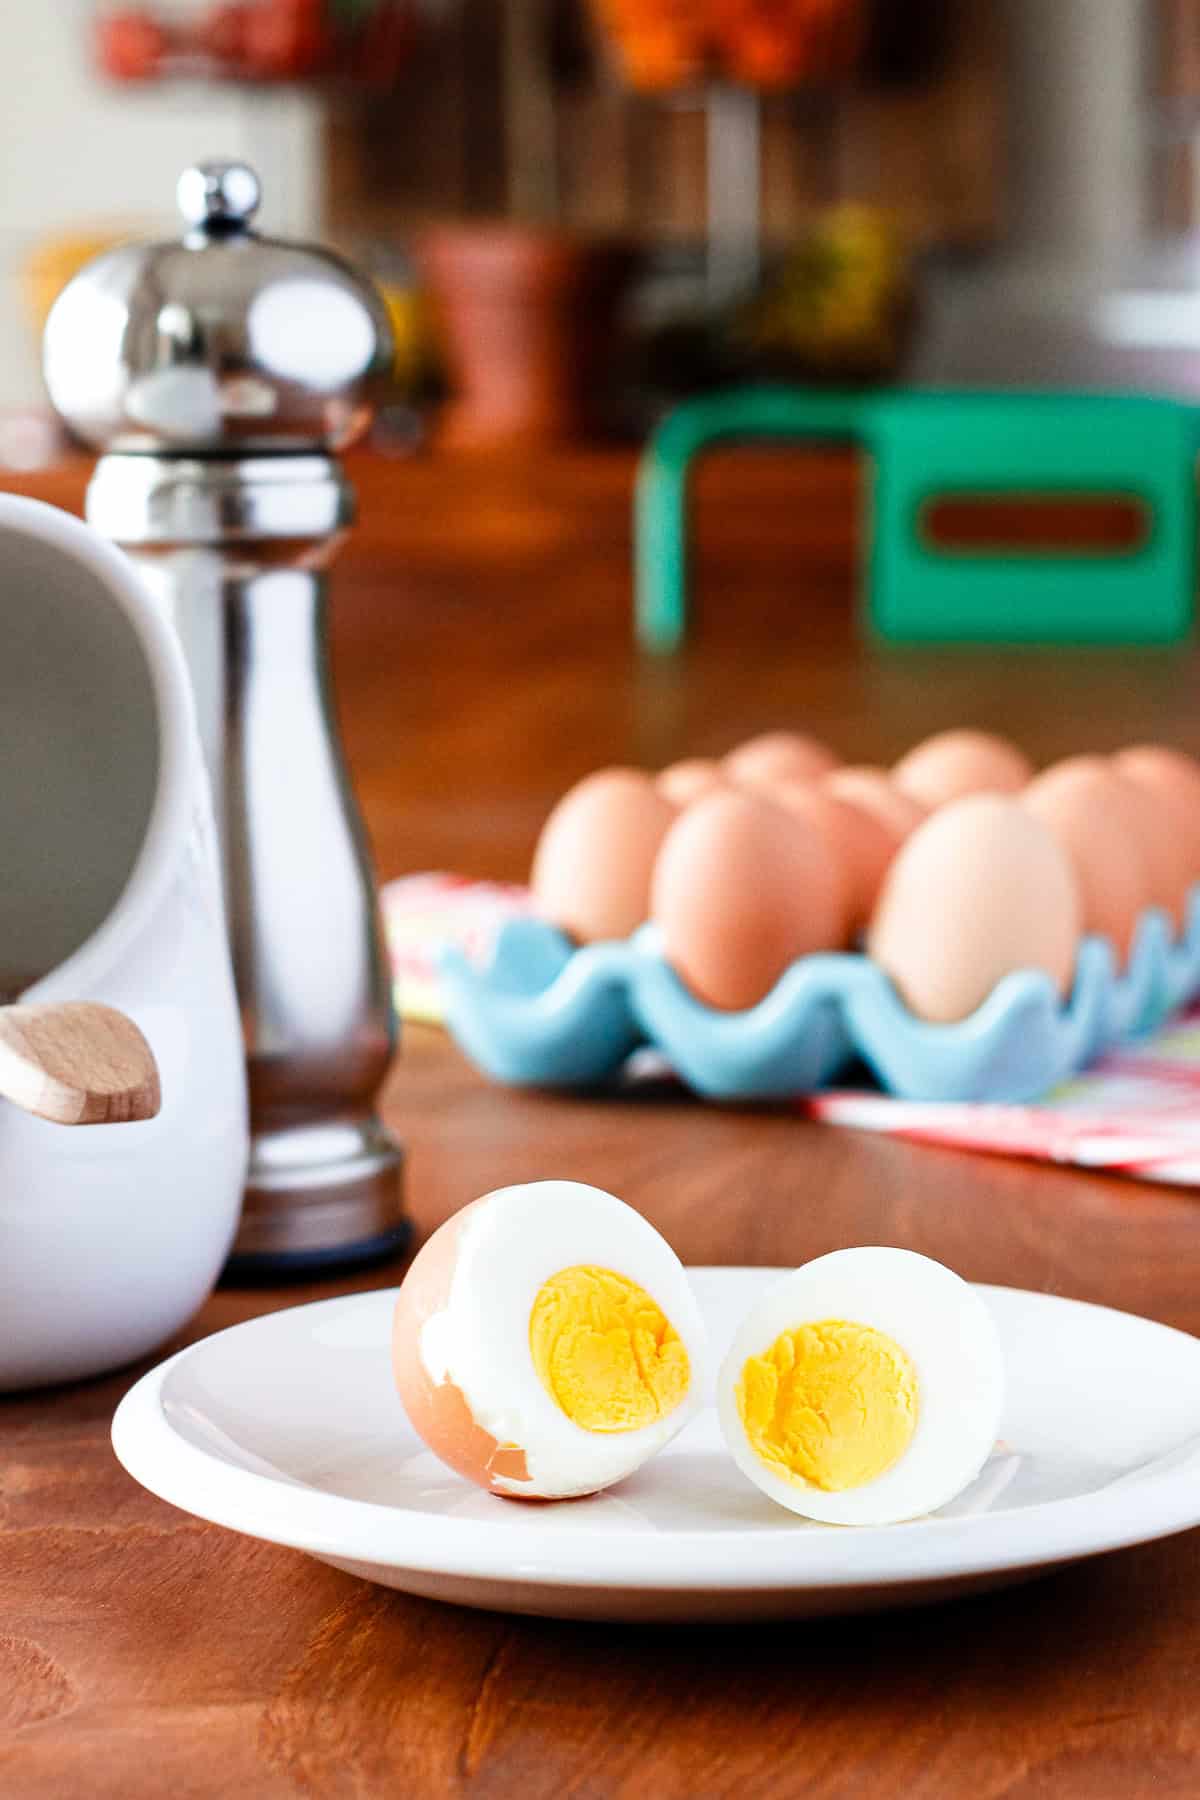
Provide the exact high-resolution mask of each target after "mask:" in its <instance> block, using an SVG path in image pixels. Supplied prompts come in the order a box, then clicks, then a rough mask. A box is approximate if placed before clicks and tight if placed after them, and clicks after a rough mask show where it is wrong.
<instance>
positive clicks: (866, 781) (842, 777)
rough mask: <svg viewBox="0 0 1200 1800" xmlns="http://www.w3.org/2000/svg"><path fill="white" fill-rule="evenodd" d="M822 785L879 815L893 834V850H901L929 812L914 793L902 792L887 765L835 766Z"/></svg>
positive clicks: (843, 798)
mask: <svg viewBox="0 0 1200 1800" xmlns="http://www.w3.org/2000/svg"><path fill="white" fill-rule="evenodd" d="M821 785H822V787H824V788H826V789H828V791H829V792H830V793H831V794H836V795H837V797H838V799H839V800H849V801H850V802H851V804H852V805H854V806H858V807H861V808H862V809H863V811H865V812H869V813H870V814H871V815H872V817H873V818H875V819H878V821H879V823H880V824H881V825H882V826H883V827H884V828H885V830H886V831H888V832H889V833H890V835H891V838H892V846H893V850H898V849H899V848H900V846H901V844H902V843H903V842H904V840H905V839H906V838H908V837H911V836H912V834H913V832H914V831H915V830H916V829H917V826H918V825H919V824H920V823H921V821H922V820H923V819H926V818H928V816H929V809H928V807H925V806H922V805H921V803H920V802H919V801H918V800H914V799H913V797H912V795H911V794H905V793H903V792H901V790H900V789H899V788H898V787H897V786H896V784H895V782H894V781H893V780H892V778H891V775H890V774H889V772H888V771H887V770H886V769H877V768H874V767H872V766H871V765H870V764H868V763H861V764H853V765H851V766H849V767H847V768H844V769H835V770H834V771H833V773H832V775H827V776H826V777H825V779H824V781H823V782H822V783H821Z"/></svg>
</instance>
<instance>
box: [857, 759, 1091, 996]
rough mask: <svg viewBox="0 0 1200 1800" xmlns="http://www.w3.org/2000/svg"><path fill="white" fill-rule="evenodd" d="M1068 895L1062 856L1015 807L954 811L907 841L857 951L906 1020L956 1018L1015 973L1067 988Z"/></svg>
mask: <svg viewBox="0 0 1200 1800" xmlns="http://www.w3.org/2000/svg"><path fill="white" fill-rule="evenodd" d="M1079 934H1080V933H1079V894H1078V888H1077V885H1076V881H1075V875H1074V872H1073V870H1072V868H1071V864H1070V862H1069V860H1068V858H1067V854H1066V852H1065V851H1064V850H1063V848H1062V847H1061V845H1060V844H1059V843H1058V841H1057V839H1056V838H1055V836H1054V834H1053V832H1051V831H1050V829H1049V827H1048V826H1046V825H1044V824H1043V823H1042V821H1041V820H1040V819H1037V818H1035V817H1034V816H1033V814H1032V813H1030V812H1029V811H1027V810H1026V808H1025V807H1023V806H1022V805H1021V804H1020V802H1019V801H1017V800H1013V799H1011V798H1009V797H1007V796H1001V795H995V794H976V795H970V796H968V797H967V798H966V799H963V800H957V801H954V802H953V803H952V804H950V805H948V806H946V807H944V808H943V809H941V810H940V811H938V812H936V813H934V814H933V816H932V817H931V818H929V819H927V820H926V821H925V823H924V824H923V825H922V826H920V827H919V828H918V830H916V831H915V832H914V833H913V835H912V836H911V837H910V838H909V840H908V842H907V843H906V844H905V846H904V848H903V849H902V850H901V851H900V853H899V855H898V856H897V857H896V860H895V862H893V864H892V866H891V869H890V870H889V872H888V877H887V880H886V881H885V883H884V886H883V892H882V894H881V895H880V897H879V905H878V906H877V908H876V911H875V917H874V918H873V920H872V921H871V929H870V932H869V934H868V939H867V947H868V950H869V953H870V955H871V956H872V957H874V959H875V961H876V962H877V963H878V964H879V965H880V967H881V968H883V969H885V970H886V972H887V973H888V975H890V977H891V979H892V981H893V982H894V983H895V985H896V987H897V989H898V990H899V992H900V994H901V995H902V997H903V998H904V1000H905V1002H906V1003H907V1005H908V1007H909V1009H910V1011H911V1012H913V1013H914V1014H915V1015H916V1016H917V1017H918V1018H922V1019H929V1020H931V1021H934V1022H938V1023H949V1022H950V1021H952V1020H955V1019H965V1018H967V1017H968V1015H969V1014H971V1013H973V1012H974V1011H975V1009H976V1008H977V1007H978V1006H981V1005H982V1003H983V1002H984V1001H985V1000H986V999H987V997H988V995H989V994H990V993H991V991H992V989H993V988H994V987H995V986H996V983H997V982H998V981H1000V980H1001V979H1002V978H1003V977H1004V976H1005V975H1008V974H1011V973H1012V971H1013V970H1015V969H1044V970H1045V971H1046V973H1047V974H1048V975H1049V976H1050V978H1051V980H1052V981H1053V983H1054V985H1055V987H1056V988H1057V990H1058V992H1059V993H1060V994H1065V993H1066V992H1067V990H1068V988H1069V986H1070V983H1071V977H1072V973H1073V970H1074V965H1075V953H1076V948H1077V945H1078V940H1079Z"/></svg>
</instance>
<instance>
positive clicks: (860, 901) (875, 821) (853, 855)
mask: <svg viewBox="0 0 1200 1800" xmlns="http://www.w3.org/2000/svg"><path fill="white" fill-rule="evenodd" d="M770 798H771V799H773V800H775V801H776V802H777V803H778V804H779V805H780V806H785V807H786V808H787V809H788V811H789V812H791V813H794V814H795V815H796V816H797V817H798V818H803V819H807V821H808V823H809V824H810V825H811V826H812V827H813V829H814V830H815V831H816V832H817V833H818V834H819V835H820V836H821V837H823V838H824V840H825V842H826V843H827V844H828V845H829V853H830V855H831V856H832V858H833V860H834V862H835V864H836V865H837V868H838V872H839V875H840V877H841V909H842V932H841V942H842V943H844V944H850V943H852V942H853V940H854V939H855V938H856V937H857V936H858V934H859V932H860V931H861V930H862V929H863V927H864V925H865V924H866V923H867V920H868V919H869V918H870V916H871V914H872V912H873V911H874V910H875V901H876V898H877V896H878V893H879V889H880V887H881V886H882V883H883V878H884V875H885V874H886V873H887V868H888V864H889V863H890V862H891V860H892V857H893V856H894V855H895V853H896V840H895V837H894V836H893V834H892V833H891V832H890V831H889V830H888V828H887V827H886V826H885V825H884V824H883V823H882V822H881V821H880V820H879V818H878V817H876V815H875V814H873V813H871V812H869V811H867V810H866V808H864V807H861V806H856V805H855V804H854V802H853V801H851V800H844V799H842V798H840V797H839V796H838V795H837V794H833V793H830V792H829V790H828V789H827V788H825V787H824V786H817V785H815V784H814V783H813V782H810V781H785V782H784V783H782V785H781V786H779V787H776V788H773V789H772V790H771V792H770Z"/></svg>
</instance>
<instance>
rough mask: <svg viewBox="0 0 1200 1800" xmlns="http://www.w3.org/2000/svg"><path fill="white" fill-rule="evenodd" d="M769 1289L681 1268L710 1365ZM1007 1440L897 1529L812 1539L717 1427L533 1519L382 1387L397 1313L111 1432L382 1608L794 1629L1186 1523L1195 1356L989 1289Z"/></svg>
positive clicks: (315, 1336) (529, 1509)
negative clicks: (418, 1606) (389, 1597)
mask: <svg viewBox="0 0 1200 1800" xmlns="http://www.w3.org/2000/svg"><path fill="white" fill-rule="evenodd" d="M776 1273H777V1271H774V1270H769V1269H697V1270H695V1271H693V1279H694V1281H695V1286H696V1292H697V1296H698V1298H699V1301H700V1304H701V1307H702V1309H703V1311H704V1314H705V1317H706V1319H707V1321H708V1324H709V1327H710V1329H711V1331H712V1333H713V1341H714V1346H715V1348H716V1349H717V1350H718V1351H720V1350H723V1348H724V1347H725V1346H726V1345H727V1344H728V1343H729V1341H730V1340H731V1338H732V1335H733V1332H734V1329H735V1327H736V1326H737V1323H738V1321H739V1320H740V1318H741V1317H742V1315H743V1314H744V1312H745V1310H746V1308H747V1307H748V1306H749V1305H750V1303H751V1302H752V1301H753V1300H754V1299H755V1297H756V1296H757V1295H758V1294H759V1293H761V1291H762V1290H763V1288H764V1287H765V1286H766V1285H767V1283H768V1282H770V1281H771V1280H772V1279H774V1277H775V1275H776ZM980 1292H981V1293H982V1295H983V1298H984V1299H985V1301H986V1302H987V1304H988V1306H989V1307H990V1308H991V1310H992V1312H993V1314H994V1316H995V1319H996V1322H997V1324H998V1326H999V1328H1000V1334H1001V1338H1002V1340H1003V1343H1004V1349H1005V1354H1006V1358H1007V1364H1008V1385H1009V1397H1008V1403H1007V1407H1006V1412H1005V1418H1004V1423H1003V1440H1002V1443H1001V1445H999V1446H998V1447H997V1450H996V1453H995V1455H994V1456H993V1458H992V1460H991V1461H990V1462H989V1464H988V1465H987V1467H986V1468H985V1469H984V1471H983V1473H982V1475H981V1476H980V1477H979V1479H978V1481H977V1482H976V1483H975V1484H974V1486H973V1487H972V1488H971V1489H969V1490H968V1492H967V1493H966V1494H964V1495H962V1496H961V1497H960V1498H959V1499H958V1500H956V1501H955V1502H954V1503H953V1504H952V1505H951V1506H948V1507H946V1508H944V1509H943V1511H942V1512H941V1513H939V1514H938V1515H937V1516H935V1517H933V1518H929V1519H921V1520H918V1521H916V1522H914V1523H911V1524H907V1525H892V1526H887V1527H882V1528H874V1527H873V1528H866V1529H858V1530H855V1529H849V1528H840V1527H837V1526H822V1525H811V1524H808V1523H806V1522H805V1521H803V1520H800V1519H796V1518H794V1517H792V1515H791V1514H789V1513H786V1512H784V1511H783V1510H782V1509H780V1508H779V1507H776V1506H774V1505H773V1504H772V1503H771V1502H770V1501H769V1500H768V1499H766V1497H765V1496H764V1495H762V1494H761V1493H759V1492H758V1491H757V1489H756V1488H754V1487H752V1486H751V1485H750V1483H749V1482H747V1481H746V1480H745V1479H744V1477H743V1476H742V1475H741V1474H740V1473H739V1471H738V1470H737V1468H736V1467H735V1465H734V1463H733V1461H732V1460H731V1459H730V1457H729V1456H728V1455H727V1454H726V1453H725V1450H724V1448H723V1445H722V1442H721V1439H720V1434H719V1432H718V1429H717V1421H716V1413H715V1410H714V1408H713V1407H711V1406H709V1407H708V1408H706V1409H705V1410H704V1411H703V1412H702V1413H701V1414H700V1415H698V1417H697V1418H696V1419H694V1420H693V1421H692V1423H691V1424H690V1425H689V1426H688V1427H687V1429H686V1430H685V1431H683V1432H682V1433H681V1434H680V1436H679V1437H678V1438H677V1439H676V1440H675V1442H674V1443H673V1444H672V1445H671V1446H670V1447H669V1448H668V1449H667V1450H665V1451H663V1453H662V1454H661V1455H660V1456H658V1457H657V1458H656V1459H654V1460H653V1461H652V1462H650V1463H648V1464H647V1465H646V1466H645V1467H644V1468H642V1469H641V1470H639V1471H638V1473H637V1474H636V1475H635V1476H633V1477H632V1478H631V1479H630V1480H629V1481H626V1482H623V1483H622V1484H621V1485H620V1487H619V1488H616V1489H613V1490H610V1491H609V1492H608V1493H606V1494H601V1495H598V1496H596V1497H594V1498H592V1499H590V1500H572V1501H564V1502H560V1503H559V1504H558V1505H545V1506H529V1505H524V1504H521V1503H519V1502H512V1501H507V1500H501V1499H497V1498H495V1497H493V1496H492V1495H490V1494H485V1493H482V1492H481V1491H479V1490H477V1489H475V1488H472V1487H471V1486H469V1485H468V1484H467V1483H466V1482H464V1481H461V1480H460V1479H459V1478H458V1477H457V1476H456V1475H453V1474H451V1473H450V1471H449V1470H447V1469H445V1468H443V1467H442V1465H441V1464H440V1463H439V1462H438V1461H437V1460H436V1459H435V1458H434V1457H433V1456H432V1455H430V1453H429V1452H428V1451H427V1450H425V1448H424V1446H423V1445H422V1444H421V1442H420V1440H419V1439H418V1438H417V1437H416V1436H415V1434H414V1433H413V1431H412V1430H411V1429H410V1427H409V1425H408V1422H407V1420H406V1418H405V1416H404V1413H403V1411H402V1409H401V1407H400V1403H399V1401H398V1399H397V1398H396V1395H395V1392H394V1390H393V1388H392V1379H391V1371H390V1365H389V1356H388V1339H389V1328H390V1323H391V1313H392V1305H393V1301H394V1299H395V1294H394V1292H382V1293H380V1292H376V1293H368V1294H356V1295H351V1296H349V1297H348V1298H346V1299H342V1300H326V1301H322V1302H320V1303H318V1304H317V1305H313V1306H301V1307H295V1308H293V1309H292V1310H291V1311H288V1312H279V1313H271V1314H268V1315H267V1316H266V1317H264V1318H261V1319H253V1320H251V1321H250V1322H249V1323H247V1324H245V1325H237V1326H235V1327H234V1328H233V1329H232V1330H230V1331H223V1332H220V1333H218V1334H217V1335H216V1336H215V1337H210V1338H205V1339H203V1340H202V1341H201V1342H200V1343H198V1344H193V1345H192V1346H191V1347H190V1348H189V1349H186V1350H182V1351H180V1353H179V1354H178V1355H177V1356H174V1357H172V1358H171V1359H170V1361H169V1362H166V1363H164V1364H163V1365H162V1366H161V1367H160V1368H158V1369H155V1370H153V1371H152V1372H151V1373H150V1374H149V1375H146V1376H144V1377H143V1379H142V1380H141V1381H139V1382H138V1384H137V1385H136V1387H134V1388H133V1389H131V1391H130V1392H129V1394H128V1395H127V1396H126V1398H125V1399H124V1400H123V1401H122V1403H121V1405H120V1407H119V1408H118V1410H117V1415H116V1418H115V1419H114V1421H113V1444H114V1447H115V1449H116V1452H117V1455H118V1456H119V1458H120V1459H121V1461H122V1462H123V1463H124V1465H125V1467H126V1468H127V1469H128V1470H129V1472H130V1474H131V1475H133V1476H135V1477H136V1479H137V1480H138V1481H140V1482H142V1483H143V1485H144V1486H146V1487H148V1488H149V1489H150V1490H151V1492H152V1493H155V1494H158V1495H160V1496H161V1497H162V1498H163V1499H164V1500H169V1501H171V1502H172V1503H173V1504H174V1505H176V1506H180V1507H183V1508H184V1509H185V1510H186V1511H188V1512H191V1513H195V1514H198V1515H199V1517H200V1518H203V1519H212V1520H215V1521H216V1523H217V1524H219V1525H227V1526H229V1527H231V1528H232V1529H233V1530H235V1531H243V1532H246V1533H248V1534H249V1535H250V1536H251V1537H258V1538H265V1539H266V1540H267V1541H268V1542H270V1543H276V1544H290V1545H293V1546H294V1547H295V1548H296V1549H298V1550H305V1551H307V1552H308V1553H309V1554H310V1555H312V1556H316V1557H319V1558H320V1559H321V1560H322V1561H324V1562H328V1563H332V1564H333V1565H334V1567H335V1568H339V1569H348V1570H350V1571H352V1572H353V1573H354V1574H357V1575H363V1576H366V1577H367V1579H368V1580H371V1581H378V1582H382V1583H383V1584H384V1585H385V1586H387V1587H395V1588H402V1589H404V1590H405V1591H407V1592H408V1593H413V1594H424V1595H428V1596H431V1597H433V1598H436V1599H439V1600H453V1601H460V1602H464V1603H466V1604H469V1605H473V1606H486V1607H496V1608H502V1609H504V1610H507V1611H511V1612H526V1613H543V1614H548V1615H551V1616H555V1617H561V1618H594V1619H737V1618H767V1617H786V1616H792V1617H798V1616H802V1615H805V1614H816V1613H831V1612H853V1611H863V1610H866V1609H869V1608H875V1607H882V1606H897V1605H910V1604H913V1603H914V1602H917V1601H925V1600H933V1599H941V1598H944V1597H946V1596H948V1595H950V1594H952V1593H961V1592H965V1591H967V1590H970V1589H975V1588H982V1587H989V1586H996V1585H998V1584H1000V1583H1001V1582H1004V1581H1015V1580H1019V1579H1021V1578H1022V1577H1028V1576H1029V1575H1032V1574H1034V1573H1036V1572H1038V1571H1042V1570H1047V1569H1050V1568H1053V1567H1054V1566H1055V1565H1057V1564H1059V1563H1065V1562H1070V1561H1073V1560H1075V1559H1077V1558H1079V1557H1084V1556H1094V1555H1096V1554H1097V1552H1099V1551H1104V1550H1116V1549H1119V1548H1120V1547H1121V1546H1123V1545H1126V1544H1136V1543H1142V1542H1145V1541H1146V1540H1147V1539H1150V1538H1156V1537H1165V1536H1167V1535H1169V1534H1170V1533H1171V1532H1175V1531H1182V1530H1184V1529H1185V1528H1186V1527H1188V1526H1191V1525H1195V1524H1197V1523H1200V1339H1196V1338H1192V1337H1187V1336H1185V1335H1184V1334H1183V1333H1182V1332H1178V1331H1171V1330H1169V1329H1168V1328H1167V1327H1166V1326H1163V1325H1154V1324H1151V1323H1150V1322H1149V1321H1148V1320H1145V1319H1138V1318H1135V1317H1133V1316H1132V1315H1130V1314H1128V1313H1118V1312H1110V1311H1109V1310H1108V1309H1107V1308H1104V1307H1099V1306H1085V1305H1082V1304H1080V1303H1079V1302H1077V1301H1072V1300H1060V1299H1057V1298H1055V1297H1054V1296H1052V1295H1048V1294H1028V1293H1022V1292H1020V1291H1019V1290H1017V1289H1014V1288H982V1289H980Z"/></svg>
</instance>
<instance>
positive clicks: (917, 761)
mask: <svg viewBox="0 0 1200 1800" xmlns="http://www.w3.org/2000/svg"><path fill="white" fill-rule="evenodd" d="M892 779H893V781H894V782H895V783H896V786H897V787H899V788H903V790H904V792H905V793H906V794H911V795H912V797H913V799H914V800H919V801H920V802H921V804H922V806H926V807H929V808H933V807H936V806H945V805H946V804H947V802H948V801H951V800H960V799H962V797H963V795H964V794H1018V793H1020V791H1021V789H1022V788H1023V787H1025V785H1026V784H1027V783H1028V782H1029V781H1031V780H1032V779H1033V764H1032V763H1031V762H1030V760H1029V758H1028V757H1027V756H1026V755H1025V754H1024V753H1023V752H1022V751H1020V750H1018V749H1017V747H1016V745H1015V744H1010V743H1009V742H1008V740H1007V738H1002V737H994V736H993V735H992V733H991V732H988V731H939V732H938V733H937V734H936V736H934V737H929V738H926V739H925V741H924V742H923V743H920V744H917V745H916V747H915V748H914V749H912V750H910V751H909V752H908V754H907V756H902V757H901V758H900V761H899V762H898V763H897V764H896V766H895V768H894V769H893V770H892Z"/></svg>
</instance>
